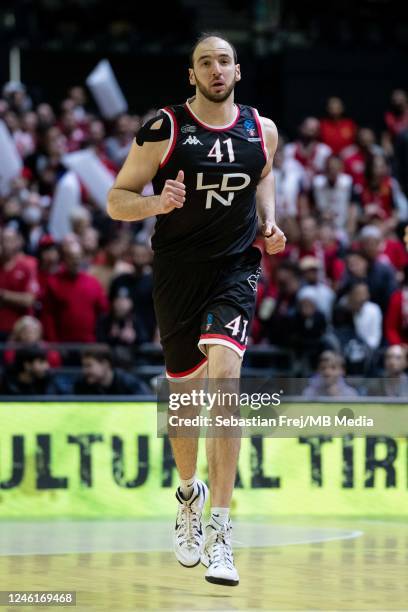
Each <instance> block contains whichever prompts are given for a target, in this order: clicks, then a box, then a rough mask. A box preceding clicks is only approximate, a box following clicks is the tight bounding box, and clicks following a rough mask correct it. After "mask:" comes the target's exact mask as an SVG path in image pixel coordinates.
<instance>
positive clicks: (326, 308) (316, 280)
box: [299, 255, 336, 322]
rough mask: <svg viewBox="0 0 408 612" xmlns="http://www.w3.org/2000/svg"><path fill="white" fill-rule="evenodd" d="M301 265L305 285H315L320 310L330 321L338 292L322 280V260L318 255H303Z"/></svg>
mask: <svg viewBox="0 0 408 612" xmlns="http://www.w3.org/2000/svg"><path fill="white" fill-rule="evenodd" d="M299 267H300V271H301V273H302V280H303V282H304V286H305V287H313V289H314V290H315V294H316V298H317V302H318V305H319V310H320V311H321V312H322V313H323V314H324V316H325V318H326V321H327V322H330V321H331V319H332V311H333V304H334V300H335V297H336V294H335V293H334V291H333V289H331V288H330V287H329V286H328V285H326V283H323V282H321V280H320V277H321V268H322V264H321V261H320V260H319V259H318V258H317V257H313V256H311V255H307V256H306V257H302V259H301V260H300V263H299Z"/></svg>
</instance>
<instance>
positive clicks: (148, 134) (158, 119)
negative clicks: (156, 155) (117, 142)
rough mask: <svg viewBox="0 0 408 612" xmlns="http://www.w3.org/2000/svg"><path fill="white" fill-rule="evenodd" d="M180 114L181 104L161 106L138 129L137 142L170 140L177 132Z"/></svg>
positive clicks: (140, 143) (141, 143) (139, 143)
mask: <svg viewBox="0 0 408 612" xmlns="http://www.w3.org/2000/svg"><path fill="white" fill-rule="evenodd" d="M182 115H183V105H182V104H174V105H169V106H165V107H164V108H161V109H160V110H159V112H158V113H157V115H155V116H154V117H152V118H151V119H148V121H146V123H145V124H144V125H142V127H141V128H140V129H139V131H138V133H137V136H136V142H137V144H138V145H140V146H142V145H143V143H145V142H160V141H163V140H169V139H170V140H172V139H173V138H174V135H175V134H176V133H177V124H178V123H179V121H180V119H181V118H182ZM155 124H157V125H155Z"/></svg>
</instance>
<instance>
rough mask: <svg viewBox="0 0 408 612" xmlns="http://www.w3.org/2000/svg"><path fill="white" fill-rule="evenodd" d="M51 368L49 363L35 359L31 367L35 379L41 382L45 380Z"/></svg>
mask: <svg viewBox="0 0 408 612" xmlns="http://www.w3.org/2000/svg"><path fill="white" fill-rule="evenodd" d="M49 369H50V366H49V364H48V361H47V360H46V359H43V358H37V359H34V361H32V362H31V363H30V365H29V370H30V374H31V375H32V376H33V378H36V379H37V380H41V379H43V378H45V377H46V376H47V374H48V372H49Z"/></svg>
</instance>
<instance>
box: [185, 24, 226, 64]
mask: <svg viewBox="0 0 408 612" xmlns="http://www.w3.org/2000/svg"><path fill="white" fill-rule="evenodd" d="M207 38H221V39H222V40H224V41H225V42H226V43H228V44H229V46H230V47H231V49H232V53H233V56H234V62H235V63H237V61H238V54H237V50H236V48H235V47H234V45H233V44H232V42H231V41H230V40H228V38H225V36H224V35H223V34H221V32H202V33H201V34H200V36H199V37H198V38H197V40H196V41H195V43H194V45H193V47H192V48H191V51H190V56H189V62H190V63H189V66H190V68H193V66H194V52H195V50H196V49H197V47H198V45H199V44H200V43H202V42H203V40H206V39H207Z"/></svg>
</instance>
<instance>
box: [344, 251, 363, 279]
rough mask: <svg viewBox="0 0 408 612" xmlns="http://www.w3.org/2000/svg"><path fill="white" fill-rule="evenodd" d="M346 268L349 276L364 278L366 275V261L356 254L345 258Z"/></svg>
mask: <svg viewBox="0 0 408 612" xmlns="http://www.w3.org/2000/svg"><path fill="white" fill-rule="evenodd" d="M347 267H348V269H349V271H350V272H351V274H353V275H354V276H357V277H358V278H364V277H365V276H366V275H367V269H368V263H367V260H366V259H365V257H363V256H362V255H359V254H358V253H353V254H351V255H349V256H348V257H347Z"/></svg>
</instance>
